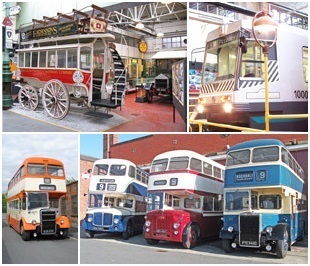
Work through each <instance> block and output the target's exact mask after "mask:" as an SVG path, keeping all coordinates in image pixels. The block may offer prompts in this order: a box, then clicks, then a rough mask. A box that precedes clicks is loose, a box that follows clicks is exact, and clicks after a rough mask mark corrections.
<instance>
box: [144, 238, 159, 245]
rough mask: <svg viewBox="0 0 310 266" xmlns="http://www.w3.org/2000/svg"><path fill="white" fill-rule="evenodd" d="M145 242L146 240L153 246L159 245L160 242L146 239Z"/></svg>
mask: <svg viewBox="0 0 310 266" xmlns="http://www.w3.org/2000/svg"><path fill="white" fill-rule="evenodd" d="M145 240H146V243H148V244H149V245H152V246H153V245H157V244H158V242H159V240H157V239H150V238H146V239H145Z"/></svg>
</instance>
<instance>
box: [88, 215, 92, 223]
mask: <svg viewBox="0 0 310 266" xmlns="http://www.w3.org/2000/svg"><path fill="white" fill-rule="evenodd" d="M92 221H93V216H92V215H88V216H87V222H89V223H91V222H92Z"/></svg>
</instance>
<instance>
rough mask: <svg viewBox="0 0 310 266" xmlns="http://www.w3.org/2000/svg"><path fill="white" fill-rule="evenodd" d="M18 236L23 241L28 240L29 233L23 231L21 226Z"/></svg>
mask: <svg viewBox="0 0 310 266" xmlns="http://www.w3.org/2000/svg"><path fill="white" fill-rule="evenodd" d="M20 235H21V237H22V239H23V240H24V241H28V240H30V232H28V231H25V230H24V227H23V225H21V226H20Z"/></svg>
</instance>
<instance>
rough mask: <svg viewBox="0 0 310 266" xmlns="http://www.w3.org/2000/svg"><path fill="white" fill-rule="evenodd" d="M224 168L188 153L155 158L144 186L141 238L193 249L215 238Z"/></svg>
mask: <svg viewBox="0 0 310 266" xmlns="http://www.w3.org/2000/svg"><path fill="white" fill-rule="evenodd" d="M223 182H224V166H223V165H221V164H219V163H217V162H215V161H213V160H210V159H208V158H206V157H205V156H202V155H200V154H198V153H196V152H193V151H188V150H175V151H169V152H165V153H162V154H160V155H158V156H156V157H155V158H154V160H153V162H152V166H151V172H150V177H149V183H148V201H147V202H148V204H147V215H146V221H145V224H144V237H145V239H146V241H147V243H148V244H150V245H154V244H157V243H158V242H159V241H160V240H165V241H174V242H181V243H182V244H183V247H184V248H188V249H189V248H193V247H194V246H195V245H196V244H197V240H198V239H199V238H200V239H203V238H214V237H218V236H219V232H220V229H221V217H222V214H223V210H222V202H223V186H224V183H223Z"/></svg>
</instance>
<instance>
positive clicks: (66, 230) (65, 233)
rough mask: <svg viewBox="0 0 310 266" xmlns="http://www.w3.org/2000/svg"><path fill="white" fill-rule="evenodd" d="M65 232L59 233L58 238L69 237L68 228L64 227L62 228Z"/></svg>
mask: <svg viewBox="0 0 310 266" xmlns="http://www.w3.org/2000/svg"><path fill="white" fill-rule="evenodd" d="M62 232H63V234H60V233H58V234H57V235H58V238H60V239H66V238H67V237H68V229H63V230H62Z"/></svg>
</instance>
